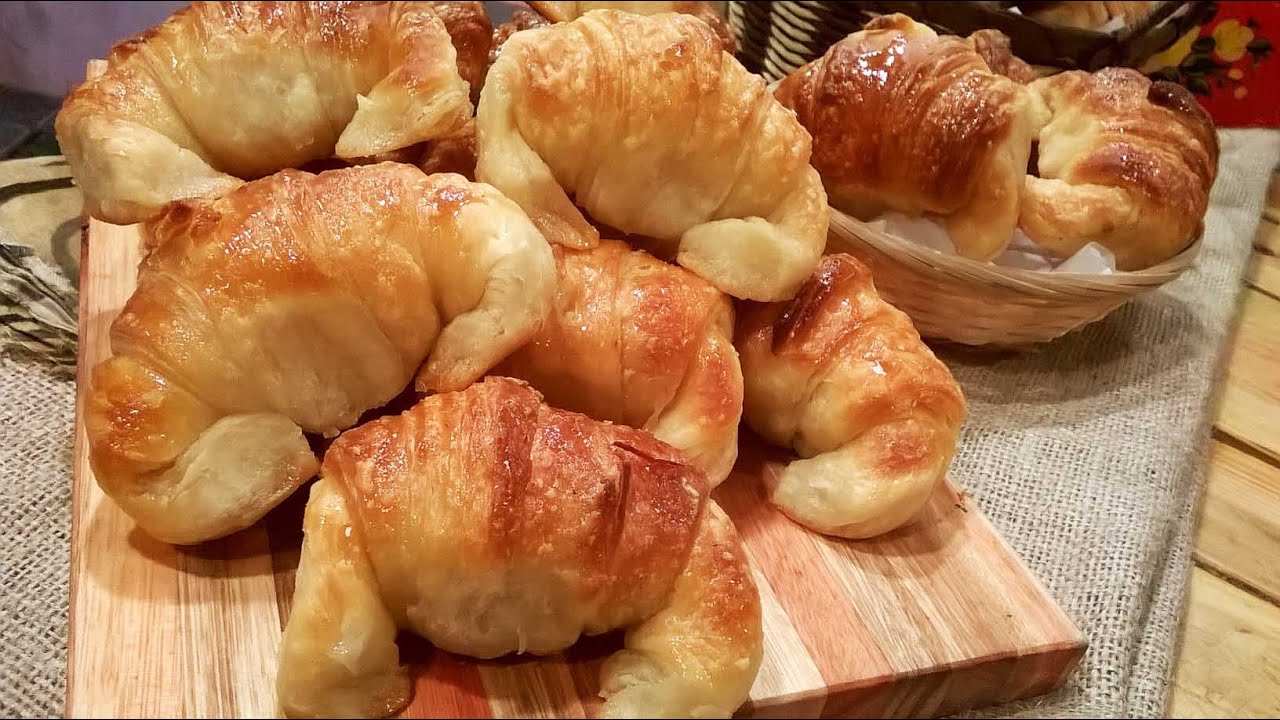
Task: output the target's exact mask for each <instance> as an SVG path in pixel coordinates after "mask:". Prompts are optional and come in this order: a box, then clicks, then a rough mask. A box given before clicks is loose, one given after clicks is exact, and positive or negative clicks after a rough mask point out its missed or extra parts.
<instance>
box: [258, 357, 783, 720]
mask: <svg viewBox="0 0 1280 720" xmlns="http://www.w3.org/2000/svg"><path fill="white" fill-rule="evenodd" d="M304 525H305V531H306V539H305V540H304V541H303V545H302V559H301V563H300V564H299V566H298V575H297V587H296V590H295V592H294V599H293V610H292V612H291V613H290V616H289V622H288V625H287V627H286V628H285V631H284V640H283V646H282V651H281V659H280V672H279V675H278V680H277V687H278V690H279V698H280V703H281V705H282V706H283V708H284V709H285V711H286V712H287V713H288V714H290V715H293V716H324V717H361V716H369V715H388V714H390V713H393V712H395V711H396V710H398V709H400V708H401V707H402V706H403V705H404V704H405V703H406V702H407V701H408V699H409V694H410V685H409V682H408V680H407V677H406V673H405V671H404V669H403V668H402V667H401V666H400V665H399V660H398V652H397V649H396V644H395V637H396V630H397V629H401V628H402V629H408V630H412V631H414V632H416V633H418V634H420V635H422V636H423V637H425V638H427V639H428V640H430V641H431V642H432V643H434V644H435V645H437V646H438V647H440V648H442V649H444V650H447V651H449V652H454V653H461V654H465V655H471V656H475V657H481V658H492V657H498V656H500V655H506V654H508V653H513V652H529V653H533V654H536V655H543V654H550V653H555V652H558V651H560V650H562V649H564V648H566V647H568V646H569V645H571V644H573V643H574V642H575V641H576V640H577V639H578V637H579V635H581V634H583V633H586V634H588V635H596V634H599V633H603V632H607V631H609V630H612V629H614V628H627V635H626V640H625V649H624V650H622V651H620V652H618V653H617V654H615V655H613V656H612V657H610V658H609V659H608V660H607V661H606V662H605V664H604V667H603V669H602V670H601V694H602V695H604V696H605V698H606V700H605V706H604V712H605V715H606V716H609V717H729V715H730V714H731V713H732V712H733V711H734V710H735V709H736V708H737V707H738V706H739V705H740V704H741V703H742V702H743V701H744V700H745V699H746V698H747V693H748V691H749V690H750V688H751V684H752V682H753V681H754V679H755V675H756V670H757V669H758V668H759V664H760V658H761V654H762V633H761V620H760V598H759V595H758V594H757V592H756V588H755V583H754V581H753V580H752V577H751V572H750V570H749V569H748V567H747V564H746V560H745V556H744V554H743V551H742V548H741V544H740V542H739V540H738V537H737V533H736V532H735V531H734V529H733V525H732V523H730V522H729V520H728V518H727V517H726V516H725V515H724V514H723V512H721V511H720V509H719V508H718V507H716V505H715V503H714V502H712V501H711V500H709V499H708V498H707V486H706V482H705V480H704V479H703V476H702V472H701V471H700V470H698V469H697V468H696V467H694V466H692V465H690V464H688V462H687V460H686V459H685V458H684V456H683V455H682V454H681V453H679V452H677V451H675V450H673V449H672V448H670V447H668V446H667V445H665V444H663V443H661V442H658V441H657V440H654V439H653V437H652V436H650V435H649V434H648V433H645V432H642V431H639V430H634V429H632V428H628V427H623V426H619V425H610V424H607V423H601V422H597V421H594V420H591V419H589V418H587V417H585V416H583V415H577V414H575V413H570V412H567V411H564V410H557V409H553V408H551V407H548V406H547V405H545V404H544V403H542V401H541V397H540V396H539V395H538V393H537V392H535V391H533V390H532V389H530V388H529V387H528V386H526V385H524V384H523V383H520V382H517V381H514V380H508V379H506V378H495V377H490V378H487V379H486V380H484V382H482V383H479V384H477V385H473V386H471V387H470V388H468V389H467V390H465V391H462V392H458V393H448V394H444V395H436V396H432V397H429V398H427V399H426V400H423V401H422V402H420V403H419V404H418V405H417V406H415V407H414V408H412V409H411V410H409V411H407V412H405V413H404V414H403V415H400V416H399V417H386V418H382V419H379V420H375V421H373V422H371V423H368V424H366V425H364V426H361V427H359V428H357V429H355V430H351V431H350V432H347V433H345V434H343V435H342V437H340V438H338V440H337V441H335V442H334V444H333V445H332V446H331V447H330V449H329V451H328V453H327V454H326V455H325V460H324V466H323V468H322V469H321V479H320V481H319V482H317V483H316V485H315V487H314V488H312V491H311V499H310V501H309V502H308V504H307V512H306V519H305V522H304Z"/></svg>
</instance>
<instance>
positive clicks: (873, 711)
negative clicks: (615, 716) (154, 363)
mask: <svg viewBox="0 0 1280 720" xmlns="http://www.w3.org/2000/svg"><path fill="white" fill-rule="evenodd" d="M82 253H83V257H82V261H81V277H80V288H81V305H80V367H79V388H78V389H79V392H78V395H77V422H76V455H75V484H74V492H73V517H72V540H71V543H72V545H71V548H72V550H71V566H72V570H71V611H70V618H71V619H70V631H69V639H68V644H69V648H68V659H67V715H68V716H70V717H102V716H107V717H114V716H125V717H139V716H145V717H175V716H181V717H234V716H258V717H261V716H271V715H277V714H278V710H277V707H276V701H275V691H274V686H273V682H274V677H275V667H276V656H277V652H278V650H279V644H280V632H281V627H282V626H283V624H284V622H285V621H286V619H287V617H288V613H289V603H290V596H291V595H292V592H293V574H294V568H295V567H296V565H297V561H298V550H299V545H300V542H301V530H300V528H301V516H302V507H303V505H302V503H303V502H305V497H306V492H305V491H300V492H298V493H297V494H296V495H295V496H294V497H293V498H292V499H291V500H290V501H289V502H287V503H286V504H285V505H284V506H283V507H281V508H279V509H277V510H276V511H274V512H272V513H271V514H270V515H269V516H268V518H267V519H266V520H265V521H264V522H262V523H259V524H258V525H257V526H255V527H253V528H250V529H248V530H246V531H244V532H241V533H238V534H237V535H235V536H233V537H230V538H226V539H223V540H220V541H216V542H211V543H206V544H204V545H202V546H199V547H194V548H177V547H173V546H170V545H166V544H164V543H160V542H157V541H155V540H153V539H151V538H150V537H148V536H147V535H146V534H144V533H143V532H141V531H140V530H138V529H137V528H135V527H134V524H133V522H132V520H130V519H129V518H128V516H126V515H125V514H124V513H123V512H122V511H120V510H119V509H118V508H117V507H116V506H115V504H114V503H112V502H111V501H110V500H108V499H106V498H105V497H104V496H103V494H102V492H101V491H100V490H99V489H98V486H97V483H96V481H95V480H94V478H93V473H92V471H91V470H90V468H89V461H88V456H87V443H86V438H85V431H84V426H83V423H82V421H81V419H80V418H81V413H80V409H81V407H82V404H83V401H84V392H85V391H86V389H87V387H88V378H89V373H90V371H91V369H92V368H93V366H94V365H96V364H97V363H98V362H100V361H102V360H103V359H105V358H106V357H108V355H109V344H108V328H109V326H110V323H111V321H112V319H114V318H115V316H116V314H117V313H118V312H119V310H120V308H121V307H122V306H123V304H124V302H125V300H126V299H127V298H128V296H129V294H130V293H131V292H132V291H133V288H134V281H135V278H136V266H137V263H138V258H139V238H138V234H137V232H136V229H135V228H134V227H119V226H114V225H107V224H104V223H99V222H96V221H91V222H90V223H89V229H88V232H87V234H86V240H85V245H84V247H83V249H82ZM779 459H784V458H781V456H778V455H776V454H774V453H773V452H772V451H769V450H765V449H763V446H762V444H761V443H759V442H758V441H757V440H754V439H753V438H751V437H750V436H746V437H745V439H744V442H743V447H742V458H741V459H740V461H739V463H738V466H737V468H736V469H735V472H734V474H733V476H731V477H730V478H729V479H728V480H727V481H726V482H725V483H724V485H723V486H721V488H720V489H719V490H717V492H716V499H717V500H719V502H720V503H721V505H722V506H723V507H724V508H725V510H726V511H728V512H729V514H730V515H731V516H732V517H733V519H734V522H735V523H736V524H737V526H738V530H739V531H740V532H741V534H742V536H743V539H744V541H745V543H746V547H747V552H748V555H749V556H750V559H751V562H752V564H753V566H754V569H755V577H756V582H757V584H758V585H759V587H760V592H761V599H762V600H763V605H764V618H765V619H764V623H765V637H766V645H765V657H764V662H763V664H762V666H761V668H760V675H759V677H758V679H757V681H756V684H755V687H754V688H753V689H752V692H751V700H750V703H749V704H748V706H746V707H744V708H743V714H746V715H757V716H762V715H770V716H787V717H818V716H841V717H848V716H851V715H852V716H894V717H899V716H925V715H941V714H946V713H951V712H955V711H959V710H964V709H968V708H974V707H979V706H983V705H988V704H992V703H998V702H1004V701H1008V700H1013V699H1017V698H1022V697H1027V696H1030V695H1035V694H1038V693H1043V692H1046V691H1048V690H1050V689H1052V688H1054V687H1056V686H1057V685H1058V684H1060V683H1061V682H1062V681H1063V680H1064V679H1065V677H1066V675H1067V674H1068V673H1069V672H1070V670H1071V669H1072V667H1073V666H1074V665H1075V663H1076V661H1077V660H1078V659H1079V658H1080V656H1081V654H1082V653H1083V651H1084V640H1083V638H1082V637H1081V635H1080V633H1079V631H1077V630H1076V628H1075V627H1074V626H1073V625H1072V623H1071V621H1070V620H1069V619H1068V618H1067V617H1066V616H1065V615H1064V614H1063V613H1062V611H1061V610H1060V609H1059V608H1058V606H1057V605H1056V604H1054V602H1053V601H1052V600H1051V599H1050V598H1049V597H1048V595H1047V594H1046V593H1045V591H1044V589H1043V588H1042V587H1041V586H1040V584H1039V583H1038V582H1037V581H1036V580H1035V579H1034V578H1033V577H1032V576H1031V575H1030V574H1029V573H1028V572H1027V570H1026V568H1025V567H1023V565H1022V563H1021V562H1020V561H1019V560H1018V558H1017V557H1015V556H1014V554H1013V553H1012V552H1011V551H1010V550H1009V548H1008V546H1006V545H1005V544H1004V542H1003V541H1002V540H1001V539H1000V537H999V536H998V535H997V534H996V532H995V531H994V530H993V529H992V528H991V526H990V525H989V524H988V523H987V521H986V520H985V519H984V518H983V517H982V514H981V513H980V512H979V511H978V510H977V508H976V507H974V505H973V503H971V502H969V501H967V500H966V498H965V497H964V495H963V493H958V492H957V491H956V490H955V488H954V487H952V486H951V485H950V484H948V485H947V486H945V487H943V488H940V489H939V491H938V492H937V493H936V494H935V496H934V497H933V500H932V502H931V504H930V506H929V508H928V510H927V512H926V516H925V517H924V518H923V519H922V520H921V521H919V522H917V523H915V524H914V525H912V526H909V527H908V528H905V529H903V530H900V531H897V532H895V533H892V534H890V535H888V536H886V537H883V538H880V539H877V540H873V541H863V542H842V541H836V540H831V539H826V538H823V537H821V536H819V535H816V534H813V533H810V532H808V531H806V530H804V529H803V528H801V527H800V526H798V525H796V524H794V523H792V522H791V521H789V520H787V519H786V518H785V517H784V516H782V515H781V514H779V513H777V512H775V511H774V510H772V509H771V508H770V507H769V505H768V504H767V503H765V501H764V497H763V494H762V482H761V476H762V474H763V473H765V472H770V471H772V470H773V469H774V468H776V467H777V461H778V460H779ZM618 646H619V638H618V637H616V636H605V637H602V638H594V639H588V640H584V641H583V642H581V643H579V645H577V646H575V647H574V648H572V649H571V650H570V651H569V652H567V653H566V654H565V655H564V656H558V657H554V658H548V659H542V660H535V659H529V658H513V659H509V660H501V661H491V662H477V661H472V660H467V659H464V658H460V657H456V656H453V655H449V654H447V653H444V652H441V651H435V650H433V649H432V648H431V647H430V646H429V645H428V644H427V643H425V642H424V641H421V640H413V639H410V638H405V640H404V642H403V643H402V655H403V657H404V658H405V659H406V661H409V662H411V663H413V665H414V667H415V668H416V670H417V693H416V697H415V699H414V701H413V704H412V705H411V706H410V707H409V709H408V710H407V711H406V713H405V715H406V716H407V717H439V716H454V717H487V716H492V717H548V716H556V717H582V716H584V715H587V716H590V715H592V714H595V713H597V712H598V710H599V702H598V699H597V697H596V690H597V673H598V671H599V665H600V662H601V660H602V659H603V658H604V657H605V656H606V655H607V654H608V653H610V652H612V651H613V650H614V649H616V648H617V647H618Z"/></svg>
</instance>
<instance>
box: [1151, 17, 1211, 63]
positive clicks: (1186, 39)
mask: <svg viewBox="0 0 1280 720" xmlns="http://www.w3.org/2000/svg"><path fill="white" fill-rule="evenodd" d="M1198 37H1200V26H1199V25H1193V26H1192V27H1191V29H1190V30H1188V31H1187V32H1186V34H1185V35H1183V36H1182V37H1180V38H1178V40H1177V42H1175V43H1174V44H1172V45H1170V46H1169V47H1167V48H1165V49H1164V50H1162V51H1160V52H1158V53H1156V54H1155V55H1152V56H1151V58H1150V59H1148V60H1147V62H1146V64H1145V65H1143V66H1142V72H1143V73H1153V72H1155V71H1156V70H1159V69H1160V68H1163V67H1178V63H1181V62H1182V60H1183V58H1185V57H1186V56H1187V55H1189V54H1190V53H1191V46H1192V44H1194V43H1195V41H1196V38H1198Z"/></svg>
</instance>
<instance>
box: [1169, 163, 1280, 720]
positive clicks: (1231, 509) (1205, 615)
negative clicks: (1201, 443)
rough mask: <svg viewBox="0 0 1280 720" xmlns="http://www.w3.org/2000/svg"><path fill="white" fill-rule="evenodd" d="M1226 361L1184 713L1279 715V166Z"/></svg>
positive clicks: (1179, 675)
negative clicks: (1232, 343) (1231, 345)
mask: <svg viewBox="0 0 1280 720" xmlns="http://www.w3.org/2000/svg"><path fill="white" fill-rule="evenodd" d="M1239 320H1240V322H1239V327H1238V329H1237V331H1236V336H1235V340H1234V345H1233V348H1232V350H1231V354H1230V355H1229V357H1228V359H1227V364H1226V377H1225V379H1224V386H1223V389H1222V394H1221V398H1220V405H1219V407H1218V415H1217V421H1216V422H1215V424H1214V431H1213V445H1212V448H1211V450H1210V452H1211V454H1210V467H1209V478H1208V487H1207V488H1206V492H1205V498H1204V503H1203V505H1202V507H1201V510H1200V529H1199V535H1198V536H1197V538H1196V551H1195V563H1196V564H1195V569H1194V570H1193V571H1192V576H1191V600H1190V605H1189V606H1188V609H1187V620H1186V626H1185V628H1184V630H1183V644H1182V651H1181V654H1180V655H1179V657H1178V660H1177V666H1176V676H1175V679H1174V688H1173V698H1172V706H1171V708H1170V714H1171V715H1172V716H1173V717H1275V716H1277V715H1280V170H1277V172H1276V174H1274V175H1272V178H1271V189H1270V191H1269V193H1268V195H1267V203H1266V209H1265V210H1264V211H1263V217H1262V224H1261V226H1260V227H1259V228H1258V234H1257V236H1256V238H1255V239H1254V255H1253V261H1252V266H1251V268H1250V271H1249V276H1248V287H1247V289H1246V290H1245V297H1244V305H1243V307H1242V308H1241V311H1240V319H1239Z"/></svg>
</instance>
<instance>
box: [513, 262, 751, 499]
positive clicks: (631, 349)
mask: <svg viewBox="0 0 1280 720" xmlns="http://www.w3.org/2000/svg"><path fill="white" fill-rule="evenodd" d="M554 251H555V253H556V263H557V265H558V266H559V270H560V276H559V283H558V294H557V296H556V306H555V310H554V311H553V312H552V314H551V317H550V319H549V320H548V321H547V322H546V323H545V324H544V325H543V326H542V330H541V331H540V332H539V333H538V334H537V335H536V336H535V337H534V339H533V340H532V341H531V342H529V344H527V345H525V346H524V347H522V348H521V349H519V350H517V351H516V352H514V353H512V354H511V355H510V356H509V357H508V358H507V359H506V360H505V361H503V363H502V364H501V365H499V366H498V367H497V368H495V369H494V371H493V372H494V373H495V374H499V375H509V376H511V377H517V378H520V379H522V380H526V381H528V382H530V383H531V384H532V385H533V386H534V387H535V388H537V389H538V390H539V391H540V392H541V393H542V394H543V395H544V396H546V398H547V401H548V402H550V403H551V404H552V405H555V406H556V407H560V408H565V409H567V410H573V411H577V412H583V413H586V414H588V415H590V416H591V417H593V418H595V419H597V420H608V421H610V422H617V423H622V424H624V425H630V426H632V427H636V428H642V429H644V430H648V431H650V432H652V433H653V434H654V435H655V436H656V437H657V438H658V439H659V440H662V441H664V442H667V443H670V444H671V445H672V446H674V447H676V448H678V449H680V450H683V451H685V453H687V454H688V455H689V458H690V459H691V460H693V462H694V464H696V465H698V466H699V467H701V468H702V469H703V470H704V471H705V472H706V473H707V480H708V481H709V482H710V483H711V486H712V487H714V486H716V485H719V484H720V482H721V481H723V480H724V479H725V477H727V476H728V475H729V471H730V470H731V469H732V468H733V463H734V461H735V460H736V459H737V457H738V421H739V420H740V419H741V417H742V369H741V368H740V367H739V365H738V353H737V352H736V351H735V350H734V349H733V306H732V305H731V304H730V302H729V298H727V297H726V296H724V295H722V294H721V293H720V292H719V291H718V290H716V289H715V288H714V287H712V286H711V285H710V284H708V283H707V282H706V281H705V280H702V279H701V278H699V277H698V276H696V275H694V274H693V273H691V272H689V271H687V270H683V269H681V268H678V267H676V266H674V265H669V264H667V263H664V262H662V261H660V260H657V259H655V258H653V257H651V256H649V255H648V254H647V253H645V252H642V251H639V250H631V249H630V248H629V247H628V246H627V245H626V243H623V242H619V241H617V240H602V241H601V242H600V244H599V245H597V246H596V247H595V248H594V249H592V250H571V249H567V248H561V247H555V248H554Z"/></svg>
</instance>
